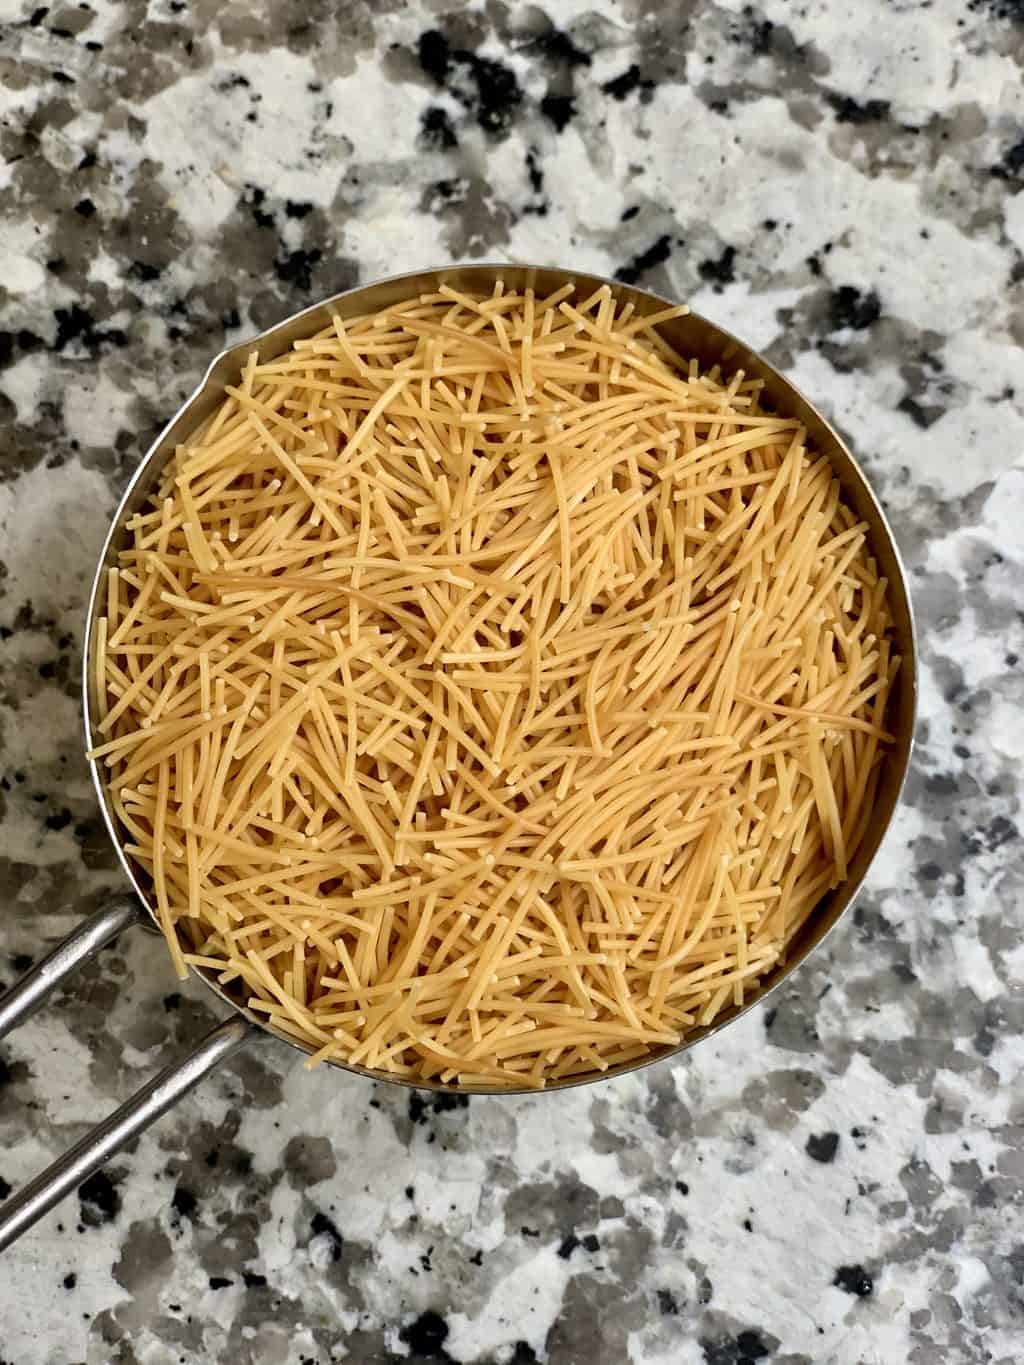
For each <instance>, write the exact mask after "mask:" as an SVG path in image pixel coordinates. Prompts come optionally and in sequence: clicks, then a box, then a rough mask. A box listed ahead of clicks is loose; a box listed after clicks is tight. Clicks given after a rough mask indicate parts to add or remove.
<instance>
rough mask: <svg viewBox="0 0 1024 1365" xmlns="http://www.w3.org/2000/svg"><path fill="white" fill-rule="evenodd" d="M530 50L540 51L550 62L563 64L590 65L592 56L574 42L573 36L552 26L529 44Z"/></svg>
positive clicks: (569, 65)
mask: <svg viewBox="0 0 1024 1365" xmlns="http://www.w3.org/2000/svg"><path fill="white" fill-rule="evenodd" d="M528 50H529V51H532V52H536V53H538V54H539V55H540V56H542V57H544V58H546V59H547V60H548V61H549V62H552V63H554V64H555V65H561V66H568V67H573V66H584V67H586V66H590V64H591V56H590V53H589V52H584V50H583V49H582V48H581V47H578V46H577V45H576V43H575V42H573V40H572V38H571V36H570V35H569V34H568V33H566V32H565V31H564V30H563V29H560V28H550V29H548V30H547V32H545V33H541V34H539V35H538V36H537V37H536V38H534V39H533V41H532V42H531V43H530V44H529V45H528Z"/></svg>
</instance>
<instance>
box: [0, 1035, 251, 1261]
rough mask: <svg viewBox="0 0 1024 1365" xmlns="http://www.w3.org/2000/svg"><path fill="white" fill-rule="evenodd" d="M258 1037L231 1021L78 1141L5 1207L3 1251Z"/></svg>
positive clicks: (0, 1225) (0, 1235)
mask: <svg viewBox="0 0 1024 1365" xmlns="http://www.w3.org/2000/svg"><path fill="white" fill-rule="evenodd" d="M255 1032H256V1029H255V1028H254V1027H253V1025H251V1024H248V1023H246V1021H245V1020H244V1019H226V1020H225V1021H224V1023H223V1024H218V1025H217V1027H216V1028H215V1029H213V1030H211V1032H209V1033H208V1034H207V1035H206V1037H205V1038H204V1039H203V1040H202V1042H200V1043H199V1044H197V1046H196V1047H194V1048H193V1049H192V1051H191V1052H190V1053H189V1054H188V1056H187V1057H185V1058H184V1060H183V1061H180V1062H176V1063H174V1065H172V1066H168V1067H165V1068H164V1070H163V1071H161V1072H160V1074H159V1076H155V1077H154V1078H153V1080H151V1081H149V1082H148V1084H146V1085H144V1086H143V1087H142V1089H141V1090H140V1091H138V1092H137V1094H135V1095H133V1096H132V1098H131V1099H130V1100H128V1101H127V1102H126V1103H125V1104H122V1105H121V1108H120V1109H118V1110H117V1112H116V1113H113V1114H111V1115H110V1117H109V1118H107V1119H104V1120H103V1122H102V1123H100V1124H98V1125H97V1126H96V1127H95V1128H94V1129H93V1130H92V1132H91V1133H87V1134H86V1135H85V1137H84V1138H82V1140H81V1141H80V1142H76V1143H75V1145H74V1146H73V1147H72V1148H71V1150H70V1151H69V1152H65V1154H64V1155H63V1156H62V1157H58V1158H57V1160H56V1161H55V1162H54V1163H53V1164H52V1165H51V1166H49V1167H47V1169H46V1170H45V1171H43V1173H42V1174H41V1175H37V1176H36V1177H35V1179H34V1180H30V1181H29V1182H28V1184H27V1185H26V1186H25V1187H24V1188H23V1189H21V1190H19V1191H18V1193H17V1194H16V1195H14V1197H13V1198H12V1199H8V1201H7V1203H6V1204H4V1205H3V1206H2V1207H0V1251H3V1250H4V1248H5V1247H9V1246H10V1245H11V1243H12V1242H13V1241H15V1239H16V1238H18V1237H20V1236H21V1234H22V1233H23V1232H25V1231H26V1230H27V1229H28V1228H30V1227H31V1226H32V1224H33V1223H35V1222H36V1221H37V1220H38V1219H39V1218H42V1216H43V1214H44V1213H46V1212H47V1211H48V1210H49V1209H52V1208H53V1206H54V1204H56V1203H58V1202H59V1201H60V1200H61V1199H63V1198H64V1196H65V1195H66V1194H70V1193H71V1191H72V1190H74V1189H75V1188H76V1187H77V1186H79V1185H80V1184H81V1183H82V1181H83V1180H85V1179H87V1178H88V1177H89V1176H90V1175H92V1173H93V1172H94V1171H98V1170H99V1168H100V1167H101V1166H102V1165H103V1164H104V1163H105V1162H106V1161H109V1160H110V1158H111V1157H112V1156H113V1155H114V1153H115V1152H117V1151H119V1150H120V1148H122V1147H123V1146H124V1145H125V1143H126V1142H129V1141H130V1140H131V1139H132V1138H133V1137H135V1136H136V1134H137V1133H141V1132H142V1130H143V1129H144V1128H147V1127H148V1126H149V1125H150V1124H151V1123H152V1122H153V1120H154V1119H158V1118H159V1117H160V1115H161V1114H162V1113H164V1112H165V1111H166V1110H168V1109H170V1107H171V1105H172V1104H175V1103H176V1102H177V1101H178V1100H180V1099H181V1097H182V1096H183V1095H185V1094H187V1093H188V1092H189V1091H190V1090H191V1089H192V1087H193V1086H195V1085H197V1084H198V1083H199V1082H200V1081H201V1080H202V1079H203V1077H204V1076H205V1075H206V1074H207V1073H208V1072H210V1071H212V1070H213V1069H214V1067H216V1066H219V1065H220V1063H221V1062H223V1061H224V1060H225V1059H226V1058H227V1057H230V1056H231V1054H232V1053H233V1052H235V1051H236V1050H237V1049H238V1048H240V1047H241V1046H242V1044H243V1043H244V1042H245V1041H246V1039H247V1038H248V1037H249V1035H250V1034H252V1033H255Z"/></svg>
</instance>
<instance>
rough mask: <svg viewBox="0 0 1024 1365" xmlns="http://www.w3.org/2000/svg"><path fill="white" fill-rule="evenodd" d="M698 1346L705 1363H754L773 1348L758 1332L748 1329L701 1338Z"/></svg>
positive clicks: (719, 1364)
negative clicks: (731, 1334) (710, 1338)
mask: <svg viewBox="0 0 1024 1365" xmlns="http://www.w3.org/2000/svg"><path fill="white" fill-rule="evenodd" d="M700 1346H701V1350H702V1351H703V1352H704V1361H705V1365H754V1362H755V1361H758V1360H764V1359H765V1358H766V1357H767V1356H770V1355H771V1353H772V1351H773V1349H774V1347H772V1346H769V1345H768V1343H767V1342H766V1341H765V1339H764V1337H763V1336H762V1334H761V1333H760V1332H757V1331H751V1330H749V1329H748V1330H746V1331H743V1332H739V1333H737V1335H736V1336H734V1337H718V1338H717V1339H715V1340H707V1339H702V1340H701V1343H700Z"/></svg>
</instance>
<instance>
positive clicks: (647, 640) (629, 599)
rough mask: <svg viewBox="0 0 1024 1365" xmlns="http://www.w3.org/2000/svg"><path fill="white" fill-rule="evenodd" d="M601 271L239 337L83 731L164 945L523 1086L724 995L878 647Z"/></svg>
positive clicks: (833, 819)
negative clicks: (580, 279)
mask: <svg viewBox="0 0 1024 1365" xmlns="http://www.w3.org/2000/svg"><path fill="white" fill-rule="evenodd" d="M682 311H684V310H682V309H674V310H666V311H665V312H663V313H661V314H656V315H653V316H649V317H641V316H638V315H636V314H635V313H634V312H633V310H632V307H631V305H629V304H626V305H624V306H621V305H620V304H619V303H618V302H617V301H616V298H615V296H614V294H613V292H612V291H611V290H610V289H609V288H607V287H604V288H602V289H599V290H598V291H597V292H595V293H594V294H593V295H592V296H591V297H589V298H577V297H576V296H575V295H574V293H573V290H572V288H571V287H570V286H568V285H567V286H565V287H564V288H563V289H561V290H559V291H557V292H556V293H554V294H550V295H547V296H540V297H535V296H534V294H533V293H532V291H530V290H526V291H524V292H522V293H515V292H511V291H504V290H503V289H502V288H501V286H500V285H498V286H496V288H495V290H494V292H493V294H491V295H481V296H470V295H467V294H463V293H459V292H458V291H455V290H453V289H449V288H445V287H442V288H441V289H440V290H439V292H437V293H434V294H430V295H425V296H420V297H416V298H411V299H409V300H408V301H407V302H406V303H404V304H401V305H399V306H396V307H393V308H389V309H387V310H386V311H382V312H379V313H375V314H370V315H367V316H363V317H357V318H352V319H348V320H345V321H342V320H341V318H335V319H334V321H333V324H332V326H330V327H327V328H325V329H324V330H322V331H321V332H319V333H318V334H317V335H316V336H313V337H310V338H308V339H306V340H302V341H298V342H296V343H295V344H294V347H293V349H292V350H290V351H289V352H287V353H286V354H284V355H281V356H279V357H277V358H276V359H270V360H266V361H264V362H262V363H260V362H259V360H258V358H257V356H256V355H255V353H254V354H253V355H251V356H250V359H249V362H248V363H247V364H246V365H245V366H244V368H243V369H242V371H241V373H240V375H239V376H238V379H237V382H236V383H235V384H232V385H229V386H228V388H227V392H226V396H225V398H224V401H223V403H222V405H221V406H220V407H219V408H218V409H217V411H216V412H215V413H214V415H213V416H212V417H210V418H209V419H208V420H207V421H206V422H205V423H204V424H203V425H202V426H201V427H200V428H199V430H198V431H196V432H195V434H194V435H192V436H191V437H190V438H189V439H188V441H187V442H186V443H185V444H184V445H182V446H180V447H179V448H178V449H177V451H176V452H175V454H174V456H173V458H171V459H170V461H169V462H168V464H167V465H166V467H165V468H164V470H163V471H162V473H161V475H160V479H159V483H158V486H157V487H156V489H155V490H154V492H153V494H152V497H151V499H150V501H149V502H148V504H147V505H146V506H145V507H144V508H143V509H142V510H141V511H139V512H138V513H137V514H135V515H133V516H132V517H131V518H130V519H129V520H128V522H127V524H126V528H125V534H124V538H123V543H122V548H121V550H120V554H119V558H118V561H117V566H116V567H115V568H113V569H111V570H110V572H109V579H108V583H107V597H106V611H105V614H104V616H103V619H102V620H101V621H100V623H99V627H98V632H97V640H96V646H97V648H96V652H95V656H94V667H95V670H96V675H95V688H96V693H97V696H98V709H97V723H96V729H95V737H94V738H95V746H96V747H95V749H94V751H93V752H94V755H95V756H96V757H97V759H98V760H99V761H100V762H101V763H102V764H104V765H106V780H107V782H108V785H109V790H110V794H111V801H112V804H113V806H114V809H115V811H116V814H117V817H118V820H119V821H120V824H121V828H122V831H123V836H124V841H125V846H126V848H127V851H128V853H129V855H130V856H131V858H132V859H133V860H134V862H135V863H136V864H137V865H138V866H139V868H140V869H141V870H142V872H143V874H144V878H145V879H146V880H147V882H148V884H149V885H150V886H151V887H152V899H153V902H154V905H155V908H156V910H157V913H158V917H159V920H160V923H161V925H162V927H163V929H164V932H165V934H166V936H167V941H168V944H169V945H170V949H171V952H172V955H173V957H174V960H175V963H176V966H177V968H178V970H179V973H181V974H182V975H184V974H185V972H186V970H187V966H188V965H189V964H193V965H195V966H197V967H199V968H202V969H206V970H208V971H209V972H210V973H211V974H212V975H213V976H214V978H215V979H216V980H217V981H219V982H221V983H223V984H225V985H226V986H228V988H229V989H230V990H231V991H232V992H233V994H234V995H235V998H237V999H238V1000H239V1001H240V1002H241V1003H244V1004H246V1005H248V1007H249V1008H251V1009H252V1010H253V1011H254V1012H256V1013H257V1014H258V1015H259V1016H260V1017H262V1018H263V1019H265V1020H266V1021H267V1022H268V1023H269V1024H271V1025H272V1026H273V1027H274V1028H275V1029H277V1030H278V1031H279V1032H281V1033H283V1034H284V1035H286V1036H287V1037H289V1038H292V1039H294V1040H297V1041H299V1042H301V1043H302V1044H304V1045H305V1046H306V1047H307V1048H308V1049H309V1050H310V1051H311V1053H312V1054H313V1056H314V1059H317V1060H322V1059H338V1060H343V1061H347V1062H349V1063H353V1064H359V1065H362V1066H366V1067H369V1068H374V1069H378V1070H381V1071H384V1072H391V1073H394V1074H397V1075H401V1076H405V1077H408V1078H413V1079H415V1078H419V1079H432V1080H440V1081H442V1082H453V1083H460V1084H467V1085H473V1084H477V1085H498V1086H516V1087H517V1086H542V1085H544V1084H545V1083H546V1082H549V1081H551V1080H553V1079H557V1078H563V1077H572V1076H578V1075H583V1074H586V1073H594V1072H599V1071H603V1070H606V1069H607V1068H609V1067H612V1066H616V1065H618V1064H620V1063H623V1062H627V1061H631V1060H633V1059H636V1058H640V1057H643V1056H644V1055H646V1054H647V1053H649V1052H650V1051H651V1050H653V1049H658V1048H661V1047H663V1046H664V1045H667V1044H673V1043H675V1042H677V1041H679V1040H680V1039H681V1038H683V1037H684V1036H685V1035H686V1034H687V1033H688V1032H691V1031H693V1030H694V1029H697V1028H699V1027H701V1026H704V1025H707V1024H709V1023H710V1022H712V1021H713V1020H714V1019H715V1018H716V1017H717V1016H718V1015H719V1014H720V1013H721V1012H722V1011H724V1010H726V1009H728V1008H731V1007H733V1006H735V1005H741V1004H742V1003H743V1002H744V1000H745V999H749V997H750V994H751V992H752V991H756V989H757V986H758V983H759V981H760V980H761V979H762V978H764V977H765V976H766V974H768V973H769V972H770V971H771V970H772V968H773V967H774V966H775V964H776V963H777V962H778V961H779V960H780V958H781V956H782V955H783V953H784V951H785V948H786V945H787V943H788V942H789V941H790V940H791V938H792V936H793V935H794V934H795V933H796V932H797V931H798V930H799V928H800V927H801V925H802V924H803V923H804V922H805V921H806V919H807V918H808V916H809V915H810V914H811V913H812V912H813V911H814V909H815V906H816V905H817V904H818V902H819V901H820V900H821V898H822V896H823V895H824V894H825V893H826V892H827V891H828V890H829V888H831V887H834V886H836V885H837V884H838V883H839V882H840V881H842V880H843V878H844V877H845V876H846V871H847V867H848V864H849V862H850V860H851V859H852V857H853V855H854V854H855V852H856V849H857V846H858V844H859V842H860V841H861V839H862V837H863V835H864V833H865V830H866V827H867V824H868V821H869V818H870V812H871V807H872V801H873V797H874V793H875V790H876V787H877V783H878V779H879V773H880V771H881V767H882V764H883V762H884V759H885V753H886V749H887V745H888V744H889V742H890V741H891V738H892V737H891V736H890V735H888V734H887V733H886V730H885V720H886V717H885V709H886V697H887V694H888V692H889V689H890V686H891V683H892V680H893V677H894V674H895V671H896V668H897V667H898V662H899V661H898V659H897V658H896V657H895V656H894V655H893V653H892V650H891V646H890V638H889V616H888V610H887V603H886V584H885V580H884V579H881V578H880V577H879V576H878V573H877V568H876V565H875V562H874V560H873V559H872V557H871V554H870V549H869V547H868V544H867V539H866V535H867V528H866V526H865V525H864V523H862V522H860V521H858V519H857V517H856V515H855V513H854V512H853V510H852V509H851V508H850V507H849V506H848V505H847V504H846V503H845V502H844V501H843V499H842V496H841V494H840V489H839V485H838V483H837V481H836V478H835V476H834V473H833V470H832V468H831V466H830V465H829V463H828V461H827V460H826V459H825V458H823V457H821V456H820V455H816V454H815V453H814V452H813V451H811V450H808V449H807V448H806V447H805V437H806V433H805V431H804V430H803V428H802V427H801V426H800V425H799V424H798V422H796V421H794V420H792V419H788V418H786V417H785V416H784V415H783V416H776V415H774V414H772V413H770V412H765V411H763V410H762V408H761V406H760V404H759V392H760V386H759V384H758V382H756V381H751V380H748V379H747V378H745V377H744V375H743V374H742V373H736V374H733V375H723V374H720V373H719V372H718V371H717V369H713V370H711V371H709V372H701V370H700V369H699V367H698V366H697V364H696V363H694V362H692V361H690V360H688V359H684V358H682V357H680V356H678V355H676V354H675V353H674V352H673V351H672V350H671V348H670V347H669V346H668V344H667V342H666V341H665V340H664V339H663V337H662V336H661V335H660V334H659V331H658V325H659V323H660V322H661V321H664V320H665V319H666V318H667V317H669V316H670V315H673V314H677V313H680V312H682Z"/></svg>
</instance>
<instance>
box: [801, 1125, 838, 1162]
mask: <svg viewBox="0 0 1024 1365" xmlns="http://www.w3.org/2000/svg"><path fill="white" fill-rule="evenodd" d="M804 1150H805V1151H806V1153H807V1155H808V1156H809V1157H810V1158H811V1160H812V1161H820V1162H822V1164H823V1165H827V1164H828V1163H829V1162H830V1161H835V1159H836V1152H838V1150H839V1134H838V1133H812V1134H811V1136H810V1137H809V1138H808V1139H807V1145H806V1147H805V1148H804Z"/></svg>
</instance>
